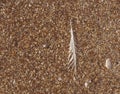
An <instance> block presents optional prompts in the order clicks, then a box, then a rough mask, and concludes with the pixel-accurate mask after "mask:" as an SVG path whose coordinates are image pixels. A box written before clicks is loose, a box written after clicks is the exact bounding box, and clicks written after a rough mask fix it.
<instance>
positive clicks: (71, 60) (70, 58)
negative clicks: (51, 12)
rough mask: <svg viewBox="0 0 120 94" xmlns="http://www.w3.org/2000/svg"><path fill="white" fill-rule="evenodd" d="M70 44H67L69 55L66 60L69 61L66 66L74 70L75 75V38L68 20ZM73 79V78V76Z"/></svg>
mask: <svg viewBox="0 0 120 94" xmlns="http://www.w3.org/2000/svg"><path fill="white" fill-rule="evenodd" d="M70 27H71V29H70V35H71V38H70V44H69V56H68V61H69V63H68V64H69V66H68V68H70V67H71V68H72V69H73V70H74V75H76V62H77V59H76V46H75V44H76V43H75V38H74V32H73V28H72V23H71V21H70ZM74 79H75V78H74Z"/></svg>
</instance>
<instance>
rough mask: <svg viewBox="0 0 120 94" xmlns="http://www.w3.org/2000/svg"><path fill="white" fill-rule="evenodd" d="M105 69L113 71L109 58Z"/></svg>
mask: <svg viewBox="0 0 120 94" xmlns="http://www.w3.org/2000/svg"><path fill="white" fill-rule="evenodd" d="M105 67H106V68H107V69H111V68H112V63H111V61H110V58H107V59H106V63H105Z"/></svg>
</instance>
